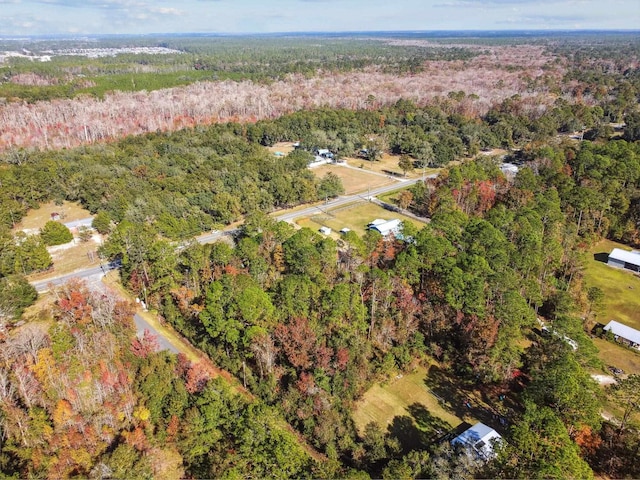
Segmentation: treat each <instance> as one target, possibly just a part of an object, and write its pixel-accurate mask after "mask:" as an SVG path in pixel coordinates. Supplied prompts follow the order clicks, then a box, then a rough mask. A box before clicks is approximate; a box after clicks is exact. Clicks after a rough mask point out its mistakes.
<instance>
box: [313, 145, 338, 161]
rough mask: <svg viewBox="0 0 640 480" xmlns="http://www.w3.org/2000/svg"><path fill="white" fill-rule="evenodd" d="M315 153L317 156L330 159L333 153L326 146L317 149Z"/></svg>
mask: <svg viewBox="0 0 640 480" xmlns="http://www.w3.org/2000/svg"><path fill="white" fill-rule="evenodd" d="M315 154H316V156H318V157H322V158H327V159H331V160H332V159H333V157H334V155H333V153H331V150H327V149H326V148H319V149H317V150H316V152H315Z"/></svg>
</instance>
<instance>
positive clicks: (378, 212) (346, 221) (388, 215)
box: [296, 201, 424, 238]
mask: <svg viewBox="0 0 640 480" xmlns="http://www.w3.org/2000/svg"><path fill="white" fill-rule="evenodd" d="M329 213H330V215H329V214H321V215H315V216H313V217H311V218H302V219H298V220H297V221H296V222H297V223H298V225H300V226H301V227H308V228H310V229H311V230H318V229H319V228H320V227H322V226H325V227H329V228H331V229H332V230H333V233H332V234H331V235H332V236H333V237H334V238H339V233H337V232H339V231H340V230H341V229H343V228H345V227H347V228H350V229H351V230H353V231H354V232H356V233H357V234H358V235H363V234H364V233H365V231H366V228H367V224H368V223H369V222H371V221H372V220H374V219H376V218H382V219H384V220H391V219H393V218H399V219H400V220H402V221H404V222H411V223H413V224H414V225H415V226H416V227H417V228H418V229H420V228H422V227H424V224H423V223H422V222H419V221H417V220H414V219H413V218H409V217H407V216H405V215H402V214H400V213H394V212H389V211H388V210H385V209H384V208H382V207H380V206H378V205H376V204H375V203H369V202H366V201H362V202H358V203H353V204H351V205H348V206H346V207H340V208H339V209H337V210H334V211H330V212H329Z"/></svg>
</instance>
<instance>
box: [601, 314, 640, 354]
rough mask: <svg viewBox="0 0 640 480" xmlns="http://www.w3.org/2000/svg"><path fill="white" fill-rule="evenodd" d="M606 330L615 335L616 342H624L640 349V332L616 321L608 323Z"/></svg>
mask: <svg viewBox="0 0 640 480" xmlns="http://www.w3.org/2000/svg"><path fill="white" fill-rule="evenodd" d="M604 330H605V331H606V332H611V333H613V336H614V338H615V339H616V341H622V342H623V343H626V344H628V345H629V346H631V347H634V348H638V349H640V330H636V329H635V328H631V327H629V326H628V325H625V324H624V323H620V322H616V321H615V320H611V321H610V322H609V323H607V325H606V326H605V327H604Z"/></svg>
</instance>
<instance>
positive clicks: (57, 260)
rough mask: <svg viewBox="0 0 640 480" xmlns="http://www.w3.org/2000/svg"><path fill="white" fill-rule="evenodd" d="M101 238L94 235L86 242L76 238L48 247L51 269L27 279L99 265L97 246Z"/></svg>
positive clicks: (33, 279)
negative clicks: (51, 262)
mask: <svg viewBox="0 0 640 480" xmlns="http://www.w3.org/2000/svg"><path fill="white" fill-rule="evenodd" d="M100 244H101V239H99V238H98V237H96V236H94V237H93V238H92V239H90V240H89V241H87V242H80V241H79V240H78V239H77V238H76V239H75V240H74V241H73V242H70V243H68V244H66V245H58V246H56V247H49V248H48V250H49V253H50V254H51V259H52V260H53V269H52V270H48V271H46V272H39V273H34V274H33V275H30V276H29V280H31V281H37V280H44V279H45V278H51V277H59V276H61V275H66V274H68V273H73V272H75V271H78V270H81V269H84V268H90V267H96V266H98V265H100V259H99V258H98V254H97V251H98V247H99V246H100Z"/></svg>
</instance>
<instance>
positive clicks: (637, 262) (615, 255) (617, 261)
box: [607, 248, 640, 272]
mask: <svg viewBox="0 0 640 480" xmlns="http://www.w3.org/2000/svg"><path fill="white" fill-rule="evenodd" d="M607 264H608V265H611V266H612V267H619V268H625V269H627V270H632V271H634V272H640V252H638V251H636V250H633V251H631V252H629V251H627V250H622V249H621V248H614V249H613V250H611V253H610V254H609V259H608V260H607Z"/></svg>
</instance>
